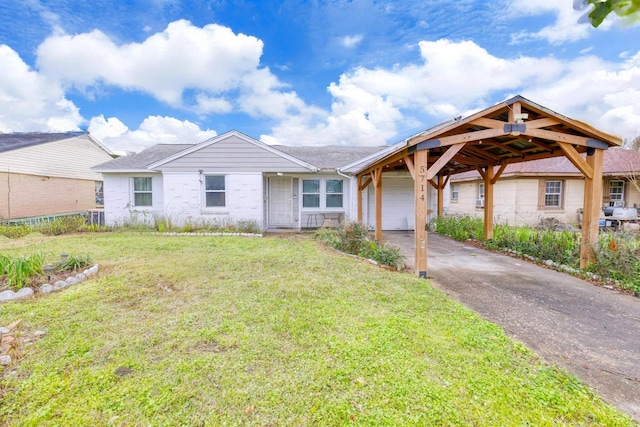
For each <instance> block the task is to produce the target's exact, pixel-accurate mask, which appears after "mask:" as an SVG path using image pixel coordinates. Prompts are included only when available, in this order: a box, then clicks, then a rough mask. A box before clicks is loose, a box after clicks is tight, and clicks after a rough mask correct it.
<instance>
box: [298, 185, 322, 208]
mask: <svg viewBox="0 0 640 427" xmlns="http://www.w3.org/2000/svg"><path fill="white" fill-rule="evenodd" d="M302 207H303V208H319V207H320V180H319V179H303V180H302Z"/></svg>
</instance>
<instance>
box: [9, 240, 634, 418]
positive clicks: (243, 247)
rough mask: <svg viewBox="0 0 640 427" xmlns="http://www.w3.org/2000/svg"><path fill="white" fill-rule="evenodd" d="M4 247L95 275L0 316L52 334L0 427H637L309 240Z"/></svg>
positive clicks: (534, 361)
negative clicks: (84, 259) (83, 267)
mask: <svg viewBox="0 0 640 427" xmlns="http://www.w3.org/2000/svg"><path fill="white" fill-rule="evenodd" d="M0 239H4V238H1V237H0ZM0 245H2V246H3V247H4V248H5V250H4V251H3V252H4V253H7V254H10V255H17V254H28V253H31V252H35V251H44V252H48V253H54V254H57V253H62V252H65V253H74V254H76V253H77V254H89V255H91V257H92V258H93V259H94V260H95V261H96V262H98V263H99V264H100V268H101V270H100V274H99V277H98V278H97V279H92V280H88V281H85V282H82V283H81V284H78V285H75V286H73V287H70V288H68V289H65V290H64V291H62V292H58V293H54V294H50V295H48V296H45V297H38V298H35V299H34V300H29V301H24V302H18V303H10V304H5V305H2V306H0V325H7V324H9V323H11V322H12V321H14V320H17V319H24V320H23V323H22V324H21V326H20V331H21V333H22V334H23V335H29V334H31V333H33V332H34V331H36V330H44V331H46V334H45V335H44V336H43V337H42V338H40V339H39V340H37V341H35V342H34V343H33V344H31V345H28V346H26V345H25V346H22V347H20V348H19V349H18V350H19V353H21V356H22V357H21V358H20V359H19V360H18V361H17V362H15V363H14V365H12V366H10V367H8V368H5V370H4V371H3V372H1V373H0V424H2V425H32V426H36V425H37V426H42V425H65V426H73V425H92V426H93V425H122V426H124V425H127V426H128V425H189V426H192V425H260V426H263V425H300V426H306V425H350V424H353V425H389V426H401V425H410V426H413V425H433V426H442V425H461V426H467V425H474V426H498V425H501V426H504V425H535V426H546V425H607V426H610V425H620V426H625V425H634V424H633V423H632V421H631V420H630V419H629V418H627V417H626V416H624V415H622V414H621V413H619V412H617V411H616V410H615V409H614V408H612V407H611V406H609V405H607V404H605V403H603V402H602V401H601V400H600V399H599V398H598V397H597V396H595V395H594V394H593V393H592V392H591V391H589V389H588V388H587V387H586V386H584V385H582V384H581V383H580V382H579V381H578V380H577V379H576V378H575V377H572V376H570V375H568V374H566V373H564V372H563V371H560V370H559V369H558V368H556V367H554V366H551V365H548V364H546V363H544V361H541V360H539V359H538V358H537V357H536V356H535V355H534V354H533V353H531V352H530V351H529V350H527V349H526V348H525V347H524V346H523V345H522V344H520V343H517V342H514V341H511V340H510V339H509V338H507V337H506V336H505V334H504V332H503V331H502V330H501V329H500V328H499V327H497V326H495V325H493V324H490V323H488V322H485V321H483V320H481V319H480V318H479V317H478V316H476V315H475V314H473V313H472V312H470V311H469V310H467V309H465V308H463V307H462V306H461V305H459V304H457V303H455V302H453V301H452V300H450V299H449V298H448V297H446V295H444V294H443V293H441V292H439V291H437V290H434V289H433V288H431V287H430V286H429V283H428V282H427V281H424V280H421V279H417V278H415V277H414V276H412V275H410V274H400V273H392V272H388V271H385V270H382V269H380V268H377V267H375V266H372V265H371V264H370V263H368V262H364V261H360V260H357V259H353V258H350V257H346V256H344V255H341V254H338V253H336V252H334V251H333V250H330V249H326V248H325V247H323V246H322V244H321V243H319V242H317V241H315V240H313V239H311V238H305V237H299V236H291V237H282V238H281V237H267V238H241V237H203V236H191V237H183V236H156V235H148V234H127V233H108V234H95V235H94V234H91V235H82V236H61V237H46V236H40V235H29V236H27V237H26V238H24V239H21V240H11V241H10V240H8V239H6V240H0ZM0 369H1V368H0Z"/></svg>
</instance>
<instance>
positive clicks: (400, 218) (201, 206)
mask: <svg viewBox="0 0 640 427" xmlns="http://www.w3.org/2000/svg"><path fill="white" fill-rule="evenodd" d="M393 148H394V147H393V146H383V147H344V146H323V147H301V146H296V147H293V146H278V145H267V144H265V143H263V142H261V141H258V140H256V139H253V138H251V137H249V136H247V135H244V134H242V133H240V132H238V131H230V132H227V133H225V134H222V135H218V136H216V137H213V138H211V139H208V140H206V141H204V142H201V143H199V144H193V145H190V144H158V145H155V146H152V147H150V148H148V149H146V150H143V151H141V152H140V153H138V154H134V155H131V156H124V157H120V158H117V159H113V160H111V161H109V162H106V163H103V164H100V165H97V166H95V167H94V168H93V170H94V171H95V172H100V173H102V175H103V176H104V189H105V191H104V198H105V221H106V223H107V224H108V225H122V224H126V223H132V222H143V223H147V224H149V225H151V224H153V223H154V221H158V220H161V221H170V222H171V223H172V224H176V225H177V224H184V223H186V222H189V221H191V222H193V223H197V222H207V223H217V224H227V223H237V222H239V221H252V222H253V223H255V224H256V225H257V226H258V227H259V228H260V229H262V230H279V229H292V230H301V229H305V228H315V227H318V226H321V225H322V224H323V222H324V221H325V220H327V219H334V220H343V219H356V218H357V209H358V208H357V199H356V194H357V192H358V188H357V185H358V184H357V180H356V178H355V176H354V174H351V173H345V172H343V171H342V169H343V168H345V167H347V166H353V165H356V164H358V163H359V162H366V161H368V160H369V159H372V158H375V157H376V156H381V155H384V153H386V152H388V151H390V150H392V149H393ZM345 169H348V168H345ZM384 182H385V190H384V191H385V198H384V200H385V201H384V206H383V211H384V213H385V220H384V222H383V224H382V228H383V229H385V230H411V229H413V227H414V214H413V211H414V193H413V179H412V178H411V175H410V174H409V173H408V171H407V170H406V169H403V170H398V171H395V172H394V171H389V172H388V173H387V174H385V177H384ZM372 191H373V189H369V190H368V191H367V192H365V194H364V196H363V203H364V207H363V212H364V221H365V222H367V223H368V224H370V225H371V226H373V224H375V218H374V214H375V212H374V211H375V209H374V196H373V193H372ZM432 200H434V198H432ZM433 203H435V202H433ZM434 209H435V208H434Z"/></svg>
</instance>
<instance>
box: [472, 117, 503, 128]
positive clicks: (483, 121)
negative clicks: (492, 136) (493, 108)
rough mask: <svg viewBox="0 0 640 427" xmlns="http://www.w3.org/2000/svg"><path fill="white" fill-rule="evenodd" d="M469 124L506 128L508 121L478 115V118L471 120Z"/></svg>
mask: <svg viewBox="0 0 640 427" xmlns="http://www.w3.org/2000/svg"><path fill="white" fill-rule="evenodd" d="M469 124H470V125H474V126H482V127H485V128H488V129H504V125H505V124H506V122H503V121H502V120H494V119H488V118H486V117H478V118H477V119H475V120H472V121H470V122H469Z"/></svg>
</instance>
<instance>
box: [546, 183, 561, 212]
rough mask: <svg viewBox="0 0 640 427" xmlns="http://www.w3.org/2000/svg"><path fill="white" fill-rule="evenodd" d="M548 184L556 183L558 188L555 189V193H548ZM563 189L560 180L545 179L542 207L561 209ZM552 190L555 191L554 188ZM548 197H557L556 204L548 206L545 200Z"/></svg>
mask: <svg viewBox="0 0 640 427" xmlns="http://www.w3.org/2000/svg"><path fill="white" fill-rule="evenodd" d="M550 183H558V184H560V185H559V187H558V188H557V191H553V192H550V191H549V184H550ZM563 187H564V184H563V182H562V180H561V179H547V180H545V181H544V207H545V208H547V209H562V198H563V197H562V194H563ZM553 190H556V189H555V188H554V189H553ZM548 196H554V197H555V196H557V197H558V204H557V205H556V204H549V201H548V200H547V197H548Z"/></svg>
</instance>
